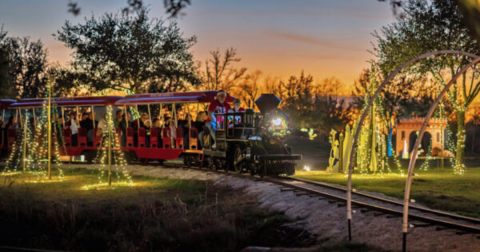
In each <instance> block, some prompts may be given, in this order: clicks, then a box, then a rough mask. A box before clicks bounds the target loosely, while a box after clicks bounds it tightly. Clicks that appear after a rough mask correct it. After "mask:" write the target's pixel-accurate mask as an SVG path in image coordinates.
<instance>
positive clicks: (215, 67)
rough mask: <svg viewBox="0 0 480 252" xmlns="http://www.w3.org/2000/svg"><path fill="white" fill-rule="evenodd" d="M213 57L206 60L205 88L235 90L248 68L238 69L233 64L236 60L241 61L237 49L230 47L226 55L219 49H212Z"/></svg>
mask: <svg viewBox="0 0 480 252" xmlns="http://www.w3.org/2000/svg"><path fill="white" fill-rule="evenodd" d="M210 54H211V55H212V58H211V59H207V60H206V61H205V74H204V77H203V84H204V85H203V88H204V89H206V90H225V91H227V92H228V91H230V90H233V89H234V88H235V87H236V86H237V84H238V83H239V82H240V81H242V79H243V77H244V75H245V73H246V72H247V68H245V67H242V68H240V69H236V68H234V67H233V66H232V64H233V63H234V62H240V61H241V59H240V58H237V50H236V49H235V48H228V49H227V50H225V55H224V56H223V60H222V54H221V53H220V51H219V50H218V49H217V50H215V51H211V52H210Z"/></svg>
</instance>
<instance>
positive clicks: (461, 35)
mask: <svg viewBox="0 0 480 252" xmlns="http://www.w3.org/2000/svg"><path fill="white" fill-rule="evenodd" d="M402 8H403V15H404V18H402V19H400V18H398V19H397V22H395V23H394V24H392V25H389V26H386V27H383V28H382V29H381V32H380V34H379V33H377V32H375V33H374V36H375V38H376V39H377V46H376V47H375V48H374V52H375V53H376V56H377V57H378V65H379V66H380V69H381V70H382V71H383V75H384V76H386V74H388V73H390V72H391V71H392V70H393V69H395V68H397V67H398V66H399V65H400V64H402V63H404V62H406V61H407V60H409V59H411V58H414V57H416V56H418V55H420V54H423V53H426V52H430V51H436V50H443V49H453V50H461V51H466V52H470V53H473V54H477V55H478V54H479V53H480V47H479V43H478V41H477V40H474V39H471V37H470V36H469V30H468V28H467V27H466V25H465V23H464V22H463V19H462V15H461V14H460V11H459V9H458V7H457V5H456V4H455V3H454V2H453V0H433V1H427V0H409V1H408V2H405V3H404V4H403V5H402ZM470 60H471V59H468V58H466V57H463V56H456V55H451V56H442V57H441V58H440V59H438V58H429V59H426V60H424V61H422V62H421V64H418V65H414V66H412V67H410V68H409V69H407V73H408V74H411V75H416V76H428V75H430V76H433V78H434V80H435V81H436V82H437V84H440V85H442V86H445V85H446V81H445V80H446V79H450V78H451V77H452V76H453V75H455V73H457V72H458V70H459V69H460V68H461V67H462V66H463V65H464V64H466V63H467V62H468V61H470ZM475 72H477V71H475ZM477 74H478V72H477ZM477 77H478V75H477ZM475 78H476V77H475V76H472V78H471V83H467V79H469V77H468V76H467V74H464V75H463V76H462V78H461V79H460V80H459V81H457V83H455V84H454V86H453V88H452V89H450V90H449V92H448V99H449V101H450V102H451V103H452V105H453V107H454V109H455V113H456V117H457V119H458V136H459V137H458V139H457V149H456V159H455V160H456V162H455V163H456V165H455V167H456V170H457V169H462V167H463V159H464V158H463V156H464V144H463V141H464V138H465V111H466V110H467V108H468V106H469V105H470V103H471V102H472V101H473V99H474V98H475V97H476V96H477V94H478V93H479V92H480V83H478V82H476V83H475V82H474V79H475Z"/></svg>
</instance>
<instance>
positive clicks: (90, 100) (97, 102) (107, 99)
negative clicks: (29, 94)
mask: <svg viewBox="0 0 480 252" xmlns="http://www.w3.org/2000/svg"><path fill="white" fill-rule="evenodd" d="M122 98H123V97H121V96H92V97H57V98H52V105H56V106H61V107H73V106H102V105H103V106H106V105H114V104H115V102H116V101H118V100H120V99H122ZM46 102H48V99H44V98H26V99H21V100H19V101H17V102H15V103H13V104H11V105H10V106H9V108H36V107H42V106H43V104H44V103H46Z"/></svg>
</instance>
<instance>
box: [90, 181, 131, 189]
mask: <svg viewBox="0 0 480 252" xmlns="http://www.w3.org/2000/svg"><path fill="white" fill-rule="evenodd" d="M120 186H121V187H125V186H128V187H133V186H136V185H134V184H133V182H131V181H130V182H127V181H121V182H117V183H112V186H110V187H109V186H108V182H105V183H97V184H91V185H84V186H82V188H81V189H82V190H105V189H115V187H120Z"/></svg>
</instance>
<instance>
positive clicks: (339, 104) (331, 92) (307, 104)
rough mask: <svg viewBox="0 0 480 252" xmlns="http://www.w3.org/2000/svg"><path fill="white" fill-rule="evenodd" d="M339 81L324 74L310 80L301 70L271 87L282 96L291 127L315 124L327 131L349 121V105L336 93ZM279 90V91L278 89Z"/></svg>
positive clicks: (310, 126)
mask: <svg viewBox="0 0 480 252" xmlns="http://www.w3.org/2000/svg"><path fill="white" fill-rule="evenodd" d="M339 89H341V83H340V82H339V81H338V80H337V79H335V78H326V79H324V80H322V81H321V82H319V83H314V81H313V77H312V76H311V75H307V76H305V74H304V73H303V72H302V73H301V74H300V76H299V77H296V76H291V77H290V78H289V79H288V81H287V82H286V83H283V82H280V83H279V85H278V87H277V88H274V90H272V91H277V92H278V93H276V94H277V95H278V96H279V97H281V98H282V99H283V103H282V104H283V105H282V110H284V111H285V112H286V113H287V114H288V115H289V116H290V117H291V119H292V120H290V121H292V122H293V124H294V125H293V126H294V127H295V128H304V127H306V128H316V129H322V130H324V131H325V132H329V131H330V129H332V128H333V129H336V130H338V129H342V128H344V127H345V125H346V124H347V123H349V122H350V119H351V118H350V113H349V112H350V105H347V104H346V103H345V100H344V99H342V98H341V97H339V96H338V95H337V93H339ZM282 91H283V92H282Z"/></svg>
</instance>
